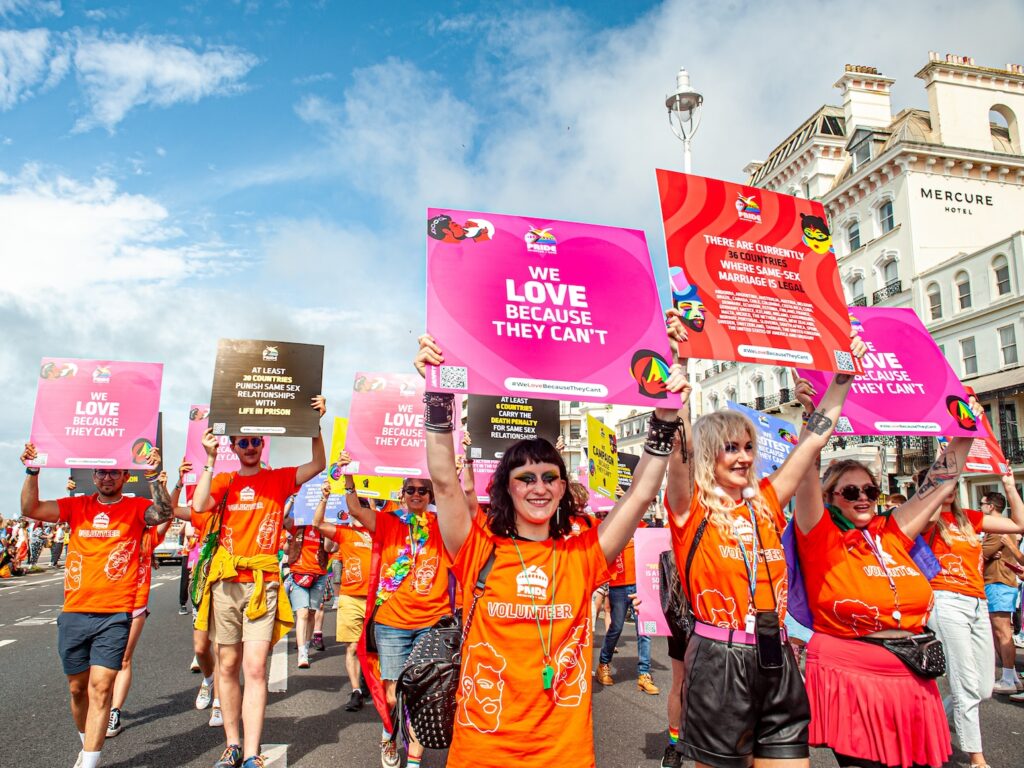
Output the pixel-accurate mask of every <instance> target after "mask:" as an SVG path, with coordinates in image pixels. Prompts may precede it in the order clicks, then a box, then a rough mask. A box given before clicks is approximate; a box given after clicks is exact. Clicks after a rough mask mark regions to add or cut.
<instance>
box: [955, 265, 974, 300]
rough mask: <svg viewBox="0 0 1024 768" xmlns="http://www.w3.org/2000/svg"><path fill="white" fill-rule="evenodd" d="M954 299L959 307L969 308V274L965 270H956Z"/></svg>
mask: <svg viewBox="0 0 1024 768" xmlns="http://www.w3.org/2000/svg"><path fill="white" fill-rule="evenodd" d="M953 282H954V283H956V300H957V304H959V306H960V309H970V308H971V276H970V275H968V274H967V273H966V272H957V275H956V278H954V280H953Z"/></svg>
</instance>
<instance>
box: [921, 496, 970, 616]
mask: <svg viewBox="0 0 1024 768" xmlns="http://www.w3.org/2000/svg"><path fill="white" fill-rule="evenodd" d="M964 514H965V515H966V516H967V520H968V522H970V524H971V527H972V528H973V529H974V536H973V537H972V538H973V539H974V542H973V543H972V542H971V540H970V539H969V538H968V536H967V534H965V533H964V532H963V531H962V530H960V526H959V524H958V523H957V522H956V518H955V517H954V516H953V513H952V512H943V513H942V519H943V520H944V521H945V522H946V535H948V536H949V538H950V541H951V542H952V546H951V545H949V544H947V543H946V542H945V541H944V540H943V538H942V534H940V533H939V529H938V526H935V525H932V526H931V527H930V528H929V529H928V530H927V531H925V533H924V538H925V540H926V541H927V542H928V544H929V545H930V546H931V548H932V552H934V553H935V557H936V558H937V559H938V561H939V565H941V566H942V570H941V571H939V573H938V574H937V575H936V576H935V578H934V579H932V589H941V590H945V591H947V592H956V593H958V594H961V595H966V596H967V597H975V598H977V599H979V600H984V599H985V576H984V562H983V560H982V554H981V525H982V522H983V521H984V519H985V513H984V512H979V511H978V510H975V509H965V510H964Z"/></svg>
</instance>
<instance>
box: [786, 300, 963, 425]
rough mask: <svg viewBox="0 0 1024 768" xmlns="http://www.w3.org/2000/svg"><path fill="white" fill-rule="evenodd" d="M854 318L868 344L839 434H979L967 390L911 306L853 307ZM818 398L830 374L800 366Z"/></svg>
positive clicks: (830, 376) (859, 331)
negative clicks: (968, 402) (861, 371)
mask: <svg viewBox="0 0 1024 768" xmlns="http://www.w3.org/2000/svg"><path fill="white" fill-rule="evenodd" d="M850 322H851V324H852V325H853V329H854V330H855V331H857V333H858V334H859V335H860V337H861V339H863V340H864V342H865V343H866V344H867V346H868V353H867V354H866V355H865V356H864V359H863V360H862V361H861V362H862V363H863V365H864V373H863V374H859V375H858V376H857V377H856V379H855V380H854V382H853V385H852V386H851V389H850V394H849V396H848V397H847V399H846V404H845V405H844V406H843V413H842V416H840V417H839V421H838V422H837V423H836V430H835V434H837V435H935V436H940V435H949V436H953V437H957V436H962V437H978V436H979V435H980V433H979V431H978V423H977V420H976V419H975V418H974V414H973V413H972V412H971V409H970V406H969V405H968V404H967V393H966V392H965V391H964V387H963V385H962V384H961V383H960V380H959V379H958V378H957V376H956V374H955V373H953V369H952V368H950V367H949V362H948V361H947V360H946V357H945V355H943V354H942V350H940V349H939V347H938V345H936V343H935V342H934V341H933V340H932V337H931V334H929V333H928V331H927V330H926V329H925V327H924V324H923V323H922V322H921V320H920V318H919V317H918V316H917V314H916V313H915V312H914V310H913V309H910V308H905V307H899V308H894V307H851V308H850ZM800 375H801V376H803V377H804V378H805V379H807V380H809V381H810V382H811V384H812V386H813V387H814V388H815V390H817V399H818V400H820V399H821V397H822V395H824V394H825V390H826V389H827V387H828V384H829V382H831V381H832V375H831V374H826V373H823V372H821V371H810V370H801V371H800Z"/></svg>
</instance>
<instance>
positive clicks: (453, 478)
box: [413, 334, 473, 557]
mask: <svg viewBox="0 0 1024 768" xmlns="http://www.w3.org/2000/svg"><path fill="white" fill-rule="evenodd" d="M419 343H420V348H419V351H418V352H417V353H416V359H415V360H414V361H413V365H414V366H415V367H416V370H417V371H418V372H419V374H420V375H421V376H424V378H425V377H426V366H427V365H440V364H441V363H442V362H443V361H444V355H442V353H441V348H440V347H438V346H437V343H436V342H435V341H434V339H433V338H432V337H431V336H429V335H427V334H423V335H422V336H420V338H419ZM424 401H425V402H426V408H425V409H424V420H423V421H424V427H425V432H426V436H427V469H428V471H429V472H430V481H431V482H432V483H433V485H434V504H435V505H436V506H437V523H438V526H439V527H440V529H441V539H442V540H443V541H444V548H445V549H446V550H448V554H449V555H451V556H452V557H455V555H456V554H458V551H459V550H460V549H462V545H463V544H464V543H465V541H466V537H468V536H469V531H470V528H471V526H472V525H473V517H472V515H471V514H470V511H469V507H468V505H467V502H466V494H465V492H464V491H463V490H462V485H461V484H460V483H459V473H458V471H457V470H456V469H455V440H454V436H453V434H452V429H453V428H454V405H453V403H454V396H453V395H450V394H446V393H434V392H428V393H427V394H426V397H425V398H424Z"/></svg>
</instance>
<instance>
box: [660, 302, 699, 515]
mask: <svg viewBox="0 0 1024 768" xmlns="http://www.w3.org/2000/svg"><path fill="white" fill-rule="evenodd" d="M665 315H666V316H667V318H668V324H669V335H673V334H674V335H675V337H676V338H680V339H683V340H685V338H686V329H685V327H684V326H683V324H682V321H681V320H680V319H679V317H680V313H679V311H678V310H676V309H670V310H668V311H667V312H666V313H665ZM677 362H678V363H679V365H681V366H682V368H683V372H684V373H685V372H686V366H687V362H688V361H687V360H685V359H682V358H677ZM679 419H680V421H681V422H682V423H681V424H680V427H679V435H677V437H676V439H675V441H674V442H673V445H672V455H671V456H669V461H668V480H667V481H666V483H665V507H666V509H665V511H666V512H667V513H668V516H669V525H671V526H675V527H677V528H678V527H682V526H683V525H685V524H686V520H687V518H688V517H689V516H690V496H692V495H693V424H692V423H691V420H690V399H689V397H687V399H686V401H685V402H684V403H683V407H682V408H680V409H679Z"/></svg>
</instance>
